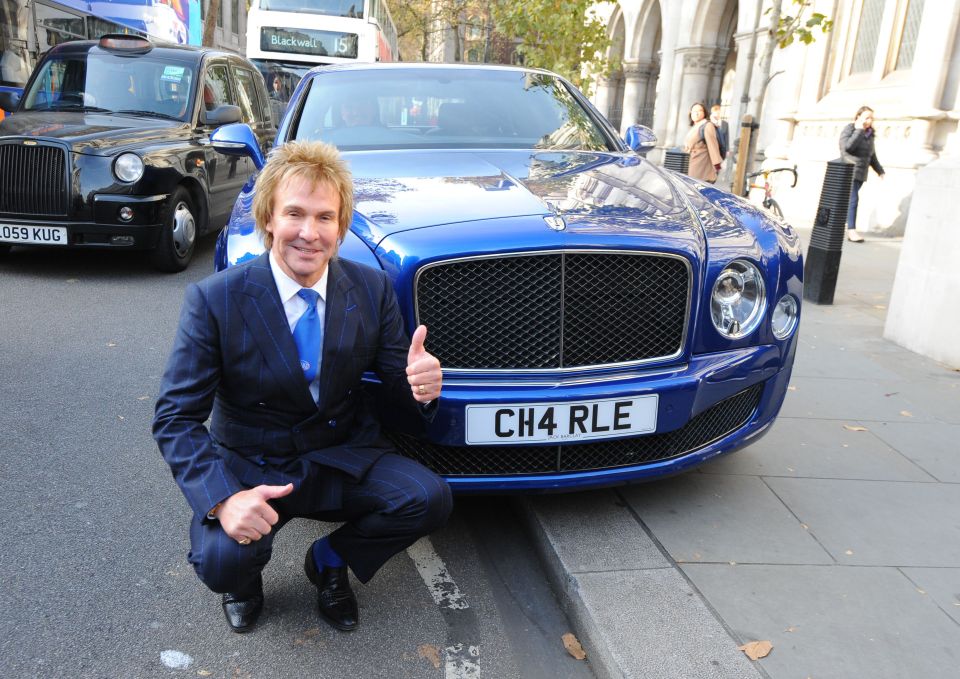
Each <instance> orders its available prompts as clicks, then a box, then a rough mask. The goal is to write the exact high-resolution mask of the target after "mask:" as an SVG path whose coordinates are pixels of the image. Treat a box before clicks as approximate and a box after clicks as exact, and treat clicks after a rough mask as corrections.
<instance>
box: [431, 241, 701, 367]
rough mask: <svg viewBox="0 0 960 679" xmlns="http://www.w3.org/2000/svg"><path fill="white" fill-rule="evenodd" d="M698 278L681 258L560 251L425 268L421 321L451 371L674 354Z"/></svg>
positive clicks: (567, 364)
mask: <svg viewBox="0 0 960 679" xmlns="http://www.w3.org/2000/svg"><path fill="white" fill-rule="evenodd" d="M689 285H690V276H689V273H688V269H687V265H686V263H685V262H684V261H683V260H681V259H677V258H675V257H660V256H656V255H647V254H617V253H562V252H560V253H552V254H537V255H524V256H519V257H502V258H488V259H474V260H466V261H459V262H451V263H449V264H443V265H440V266H433V267H429V268H427V269H425V270H424V271H423V273H422V274H421V275H420V277H419V278H418V280H417V290H416V295H417V310H418V314H419V319H418V321H419V322H420V323H424V324H426V325H427V327H429V328H430V352H431V353H432V354H434V355H435V356H437V358H439V359H440V362H441V364H442V365H443V367H444V368H460V369H475V370H510V369H513V370H518V369H519V370H530V369H534V370H535V369H540V370H549V369H555V368H574V367H579V366H593V365H604V364H609V363H622V362H629V361H640V360H649V359H654V358H661V357H665V356H673V355H676V354H678V353H679V352H680V350H681V348H682V346H683V330H684V325H685V321H686V316H687V298H688V294H687V293H688V288H689Z"/></svg>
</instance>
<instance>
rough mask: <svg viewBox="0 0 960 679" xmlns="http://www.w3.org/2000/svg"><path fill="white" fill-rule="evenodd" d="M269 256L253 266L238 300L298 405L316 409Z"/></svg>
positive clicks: (268, 359)
mask: <svg viewBox="0 0 960 679" xmlns="http://www.w3.org/2000/svg"><path fill="white" fill-rule="evenodd" d="M269 257H270V252H269V251H267V252H264V253H263V254H262V255H260V256H259V257H258V258H257V259H256V260H255V261H254V262H253V263H252V264H251V265H250V268H249V269H248V270H247V275H246V276H245V278H244V281H243V284H242V287H241V288H240V289H239V290H238V291H237V292H236V293H235V298H236V300H237V303H238V305H239V307H240V313H241V315H242V316H243V320H244V321H245V322H246V324H247V327H248V328H249V330H250V334H251V336H252V337H253V339H254V341H255V342H256V343H257V344H258V345H259V347H260V352H261V353H262V354H263V358H264V361H265V362H266V364H267V367H269V369H270V370H271V371H272V372H273V373H274V375H276V376H277V378H278V379H279V380H280V382H281V383H282V384H283V385H284V387H285V388H286V390H287V392H288V393H289V394H290V397H291V398H292V399H293V400H294V402H296V403H298V404H300V405H302V406H303V407H304V408H305V409H306V408H310V409H315V408H316V404H315V403H314V402H313V398H311V396H310V388H309V385H308V384H307V380H306V378H305V377H304V375H303V370H302V369H301V368H300V358H299V353H298V352H297V345H296V343H295V342H294V341H293V335H292V334H291V333H290V325H289V324H288V323H287V316H286V313H285V312H284V310H283V304H282V303H281V302H280V293H279V292H277V284H276V282H275V281H274V280H273V272H272V271H271V270H270V259H269Z"/></svg>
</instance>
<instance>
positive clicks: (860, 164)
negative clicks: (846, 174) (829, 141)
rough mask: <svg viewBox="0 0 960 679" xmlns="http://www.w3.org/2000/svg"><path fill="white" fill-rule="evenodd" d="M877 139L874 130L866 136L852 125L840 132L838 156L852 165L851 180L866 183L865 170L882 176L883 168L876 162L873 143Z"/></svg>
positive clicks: (865, 133)
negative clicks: (870, 169)
mask: <svg viewBox="0 0 960 679" xmlns="http://www.w3.org/2000/svg"><path fill="white" fill-rule="evenodd" d="M876 138H877V134H876V130H873V131H871V132H870V133H869V134H867V131H866V130H862V129H861V130H858V129H857V128H856V127H854V126H853V123H847V125H846V126H845V127H844V128H843V130H842V131H841V132H840V156H841V157H842V158H843V159H844V160H845V161H846V162H848V163H851V164H853V166H854V167H853V178H854V179H858V180H860V181H862V182H865V181H867V169H868V167H872V168H873V170H874V171H875V172H876V173H877V174H880V175H882V174H883V166H882V165H881V164H880V161H879V160H877V153H876V151H875V150H874V142H875V140H876Z"/></svg>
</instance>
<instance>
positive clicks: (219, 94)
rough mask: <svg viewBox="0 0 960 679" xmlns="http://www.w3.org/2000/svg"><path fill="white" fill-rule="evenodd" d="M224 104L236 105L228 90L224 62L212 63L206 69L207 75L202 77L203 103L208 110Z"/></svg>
mask: <svg viewBox="0 0 960 679" xmlns="http://www.w3.org/2000/svg"><path fill="white" fill-rule="evenodd" d="M224 104H234V105H236V101H234V99H233V96H232V93H231V91H230V76H229V75H228V74H227V65H226V64H214V65H212V66H210V67H209V68H208V69H207V75H206V76H205V77H204V79H203V105H204V107H205V108H206V109H207V110H208V111H212V110H213V109H215V108H216V107H217V106H223V105H224ZM240 110H241V111H242V110H243V108H242V107H241V109H240Z"/></svg>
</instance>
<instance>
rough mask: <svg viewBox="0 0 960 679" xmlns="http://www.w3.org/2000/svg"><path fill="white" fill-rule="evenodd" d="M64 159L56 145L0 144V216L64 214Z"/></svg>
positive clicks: (65, 207) (66, 202)
mask: <svg viewBox="0 0 960 679" xmlns="http://www.w3.org/2000/svg"><path fill="white" fill-rule="evenodd" d="M66 173H67V158H66V152H65V151H64V149H63V148H61V147H59V146H42V145H37V146H32V145H26V144H23V143H21V142H15V143H8V144H0V214H9V215H37V216H44V217H62V216H65V215H66V214H67V204H68V200H67V189H66Z"/></svg>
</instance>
